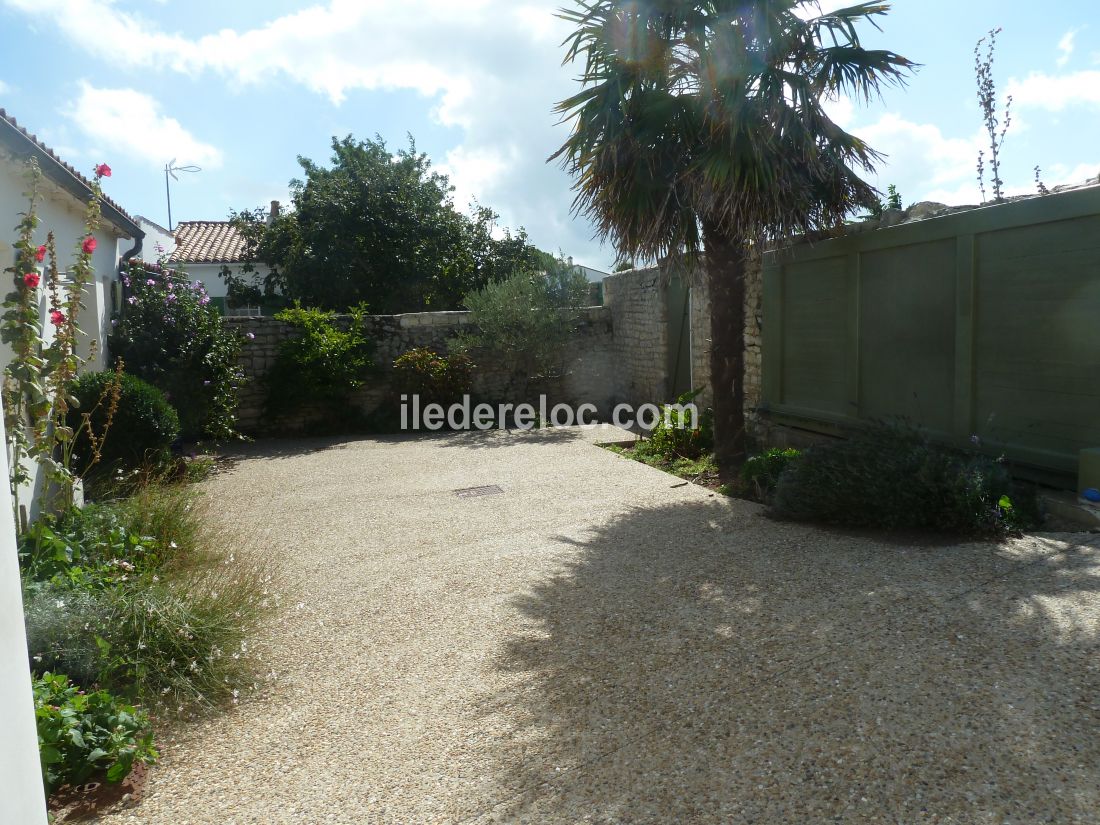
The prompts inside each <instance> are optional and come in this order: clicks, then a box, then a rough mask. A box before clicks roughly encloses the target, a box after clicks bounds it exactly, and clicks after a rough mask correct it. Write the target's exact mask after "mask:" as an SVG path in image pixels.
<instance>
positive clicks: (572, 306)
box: [452, 261, 588, 390]
mask: <svg viewBox="0 0 1100 825" xmlns="http://www.w3.org/2000/svg"><path fill="white" fill-rule="evenodd" d="M464 303H465V306H466V307H467V308H468V309H469V310H470V311H471V314H472V320H473V329H471V330H470V331H469V332H466V333H463V334H462V335H459V336H457V337H456V338H455V339H453V342H452V346H453V348H454V351H456V352H464V351H468V350H478V349H481V350H486V351H489V352H492V353H494V354H495V355H497V356H498V357H500V358H501V359H502V360H503V362H504V363H507V364H509V365H511V366H512V370H513V373H514V374H515V376H516V378H517V380H518V381H519V382H520V383H522V384H523V385H524V390H525V389H526V382H527V380H528V379H531V378H547V377H551V378H552V377H556V376H558V375H560V374H561V373H562V372H563V371H564V369H565V358H566V349H567V346H568V343H569V339H570V337H571V336H572V334H573V331H574V330H575V329H576V326H577V322H576V317H575V316H576V311H577V310H578V309H580V308H581V307H583V306H585V305H586V304H587V303H588V282H587V281H586V280H585V279H584V276H583V275H580V274H579V273H578V272H576V270H575V269H574V268H573V267H571V266H569V265H568V264H565V263H564V262H562V261H559V262H557V264H556V265H555V266H554V267H552V268H551V270H550V271H549V272H545V273H544V272H531V271H521V272H517V273H516V274H514V275H512V276H510V277H508V278H506V279H505V280H502V281H496V282H494V283H490V284H488V285H487V286H485V287H483V288H482V289H480V290H478V291H476V292H472V293H470V294H469V295H467V296H466V298H465V301H464Z"/></svg>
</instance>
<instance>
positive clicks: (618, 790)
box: [103, 430, 1100, 825]
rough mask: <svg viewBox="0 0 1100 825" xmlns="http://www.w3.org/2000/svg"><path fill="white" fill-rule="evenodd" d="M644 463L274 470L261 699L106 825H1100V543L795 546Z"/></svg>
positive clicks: (269, 488) (253, 468)
mask: <svg viewBox="0 0 1100 825" xmlns="http://www.w3.org/2000/svg"><path fill="white" fill-rule="evenodd" d="M621 437H622V436H621V435H616V434H615V433H614V432H592V431H579V430H549V431H542V432H536V433H529V434H516V435H511V434H507V433H491V434H477V433H463V434H449V435H437V436H430V437H419V438H406V437H393V438H370V439H359V440H331V439H330V440H311V441H298V442H267V443H263V442H261V443H258V444H255V445H252V446H250V447H249V448H248V449H247V450H246V451H245V452H244V453H243V454H242V456H241V458H240V460H239V461H238V462H236V463H235V465H234V466H233V467H232V469H230V470H229V471H228V472H225V473H222V474H219V475H218V476H216V477H214V478H213V479H211V480H210V481H209V482H207V483H206V488H207V491H208V494H209V496H211V497H213V500H215V501H216V502H217V507H218V511H219V512H220V514H221V515H222V516H223V517H224V518H225V519H226V520H227V521H230V522H232V523H236V524H243V525H248V526H249V527H250V528H251V529H252V530H254V534H255V537H256V540H257V542H258V543H259V544H260V545H261V546H264V547H265V548H266V550H267V552H270V553H271V554H273V555H276V556H278V557H279V558H280V559H281V560H282V565H283V569H284V578H285V584H284V587H283V590H284V593H285V597H284V600H283V607H282V609H281V611H280V613H279V615H278V616H277V617H276V619H275V620H274V621H273V622H272V624H271V630H270V634H269V635H270V638H267V639H263V640H260V641H259V647H260V648H261V649H262V650H263V651H265V652H264V670H266V671H268V672H269V676H268V679H267V681H266V682H265V686H264V688H263V689H262V691H261V694H262V695H261V696H242V701H241V703H240V705H239V706H238V707H237V708H235V709H234V710H233V711H232V712H230V713H229V714H227V715H224V716H220V717H216V718H214V719H213V720H211V721H209V722H206V723H203V724H200V725H196V726H193V727H191V728H187V729H185V731H184V734H183V735H182V738H179V739H177V740H174V741H172V740H168V741H162V742H161V744H162V746H163V747H162V749H163V759H162V761H161V763H160V764H159V765H158V766H157V767H156V768H154V769H153V771H152V772H151V773H150V778H149V781H148V784H147V786H146V789H145V798H144V800H143V801H142V803H141V804H140V805H138V806H137V807H135V808H132V809H129V810H126V811H123V812H121V813H118V814H115V815H113V816H111V817H108V818H106V819H105V820H103V821H107V822H111V823H123V822H139V823H165V825H188V823H190V825H198V823H218V825H233V824H234V823H263V825H270V824H272V823H294V824H295V825H311V824H312V823H330V822H331V823H356V824H358V823H435V822H440V823H443V822H447V823H459V822H463V823H465V822H469V823H488V822H531V823H575V822H595V823H761V824H762V825H771V823H783V822H791V823H819V822H898V823H913V822H922V823H923V822H945V823H946V822H950V823H1009V822H1011V823H1036V822H1057V823H1070V822H1081V823H1083V822H1100V635H1098V632H1100V592H1098V591H1100V537H1096V536H1088V535H1048V536H1038V537H1030V538H1026V539H1021V540H1017V541H1013V542H1010V543H1008V544H1006V545H1002V546H996V545H988V544H961V545H959V544H956V545H948V544H943V543H936V542H933V541H928V540H922V541H916V542H906V541H887V540H884V539H882V538H881V537H868V536H863V535H853V534H846V533H841V532H835V531H825V530H821V529H817V528H811V527H807V526H803V525H794V524H784V523H779V522H775V521H772V520H770V519H768V518H767V517H766V516H765V515H764V512H763V510H762V508H760V507H758V506H756V505H753V504H749V503H747V502H743V501H737V500H726V499H724V498H721V497H718V496H715V495H713V494H711V493H710V492H709V491H708V490H705V489H703V488H700V487H696V486H693V485H684V484H683V483H681V482H680V481H679V480H678V479H676V478H673V477H671V476H668V475H665V474H663V473H661V472H659V471H657V470H654V469H651V468H649V467H646V466H644V465H642V464H638V463H635V462H632V461H629V460H627V459H624V458H621V457H619V456H616V455H614V454H613V453H610V452H608V451H606V450H601V449H599V448H597V447H595V446H593V444H592V443H591V442H593V441H596V440H600V439H601V438H602V439H605V440H617V439H618V438H621ZM490 485H495V486H496V487H499V490H500V491H499V492H496V491H493V490H475V491H473V492H474V493H482V494H480V495H475V494H464V495H461V496H460V495H458V494H456V493H455V491H456V490H462V489H468V488H482V487H487V486H490ZM1090 542H1092V543H1090Z"/></svg>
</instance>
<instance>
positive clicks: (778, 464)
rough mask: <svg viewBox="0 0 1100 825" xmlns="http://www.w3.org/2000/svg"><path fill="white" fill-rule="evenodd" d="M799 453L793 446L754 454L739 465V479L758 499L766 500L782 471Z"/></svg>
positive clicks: (773, 489)
mask: <svg viewBox="0 0 1100 825" xmlns="http://www.w3.org/2000/svg"><path fill="white" fill-rule="evenodd" d="M800 455H802V453H801V451H799V450H796V449H794V448H793V447H788V448H786V449H782V448H779V447H775V448H772V449H770V450H767V451H765V452H763V453H761V454H760V455H754V456H752V457H751V458H749V459H748V460H747V461H746V462H745V463H744V464H742V465H741V481H742V482H744V484H745V485H746V486H747V487H748V488H749V489H750V490H752V492H753V493H754V494H755V496H756V498H757V499H758V500H760V501H766V500H767V499H768V498H769V497H770V496H771V494H772V493H773V492H774V491H775V487H776V485H777V484H778V483H779V477H780V476H781V475H782V474H783V471H784V470H786V469H787V467H788V466H790V464H791V462H793V461H795V460H797V459H798V457H799V456H800Z"/></svg>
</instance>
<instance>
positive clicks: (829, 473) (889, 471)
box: [773, 424, 1038, 536]
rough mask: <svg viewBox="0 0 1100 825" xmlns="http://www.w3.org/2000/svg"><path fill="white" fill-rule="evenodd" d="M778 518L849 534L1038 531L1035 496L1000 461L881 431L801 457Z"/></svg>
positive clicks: (884, 427) (887, 428) (783, 481)
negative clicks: (867, 530) (873, 530)
mask: <svg viewBox="0 0 1100 825" xmlns="http://www.w3.org/2000/svg"><path fill="white" fill-rule="evenodd" d="M773 507H774V509H775V510H776V512H777V513H779V514H780V515H783V516H786V517H789V518H795V519H806V520H813V521H820V522H824V523H827V524H837V525H844V526H849V527H878V528H884V529H887V530H895V529H925V530H936V531H943V532H948V533H954V534H959V535H973V536H1000V535H1004V534H1005V533H1007V532H1010V531H1013V530H1019V529H1024V528H1027V527H1030V526H1032V525H1033V524H1035V523H1036V521H1037V518H1038V507H1037V505H1036V502H1035V494H1034V491H1033V490H1030V489H1029V488H1026V487H1024V486H1022V485H1019V484H1016V483H1014V482H1013V480H1012V477H1011V475H1010V473H1009V471H1008V468H1007V467H1006V466H1005V465H1004V464H1003V463H1002V462H1000V461H994V460H992V459H990V458H987V457H985V456H982V455H978V454H973V453H967V452H963V451H960V450H953V449H949V448H946V447H942V446H939V445H937V444H933V443H932V442H930V441H929V440H928V438H927V437H926V436H925V435H923V434H922V433H921V432H919V431H918V430H916V429H914V428H912V427H909V426H907V425H901V424H879V425H875V426H873V427H871V428H869V429H868V430H866V431H863V432H860V433H859V434H857V435H855V436H854V437H853V438H851V439H850V440H847V441H838V442H835V443H830V444H822V445H819V446H816V447H812V448H811V449H809V450H806V451H805V452H804V453H803V454H802V456H801V458H800V459H799V460H798V461H796V462H794V463H792V464H790V465H789V467H788V469H787V471H786V472H784V473H783V474H782V475H781V476H780V478H779V482H778V486H777V488H776V491H775V496H774V499H773Z"/></svg>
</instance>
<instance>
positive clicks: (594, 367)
mask: <svg viewBox="0 0 1100 825" xmlns="http://www.w3.org/2000/svg"><path fill="white" fill-rule="evenodd" d="M577 320H578V323H577V329H576V332H575V333H574V335H573V339H572V341H571V343H570V345H569V347H568V349H567V352H566V370H565V375H564V377H563V379H562V380H561V381H559V382H556V383H555V384H554V385H553V386H540V387H538V388H534V389H532V390H531V391H532V392H534V393H535V394H538V393H540V392H545V393H546V394H547V396H548V397H549V398H550V401H551V403H556V402H558V401H562V402H566V403H571V404H580V403H592V404H595V405H596V407H597V409H598V410H599V411H600V413H601V414H602V415H607V414H609V412H610V407H611V404H612V401H613V388H614V386H615V369H614V365H615V360H616V358H615V352H614V350H613V347H612V335H611V314H610V312H609V311H608V310H607V309H605V308H604V307H589V308H587V309H584V310H581V311H580V314H579V317H578V319H577ZM223 322H224V323H225V324H226V325H227V326H229V327H231V328H233V329H236V330H237V331H238V332H239V333H240V334H241V335H242V336H244V337H245V343H244V346H243V347H242V349H241V355H240V365H241V367H242V368H243V369H244V372H245V383H244V386H242V387H241V388H240V400H241V402H240V408H239V410H238V425H239V427H240V429H241V431H242V432H245V433H250V434H262V433H270V432H273V431H279V432H294V431H297V430H302V429H306V428H308V427H309V426H310V425H312V424H315V423H317V422H318V419H319V417H320V416H322V415H323V411H322V410H320V409H304V410H302V411H300V412H299V413H298V414H296V415H295V416H294V417H292V418H288V419H282V420H280V421H279V422H272V421H269V420H267V419H266V418H265V415H264V406H265V402H266V400H267V390H266V387H265V386H264V381H263V378H264V376H265V375H266V374H267V372H268V370H270V369H271V367H272V366H273V365H274V363H275V359H276V357H277V354H278V350H279V344H280V343H281V342H282V341H284V340H286V339H288V338H291V337H293V336H294V335H296V334H297V331H296V330H295V328H294V327H292V326H291V325H290V324H287V323H284V322H282V321H278V320H276V319H275V318H270V317H263V318H225V319H224V320H223ZM364 323H365V326H366V332H367V336H368V338H370V339H371V340H372V341H373V342H374V344H375V349H374V356H373V358H374V362H375V365H376V366H377V368H378V372H377V373H376V374H375V375H373V376H371V378H370V379H369V380H368V381H367V384H366V386H365V387H363V388H362V389H361V390H360V391H358V392H357V393H356V394H355V396H354V397H353V398H352V403H353V404H354V405H355V407H356V408H357V409H358V411H359V412H361V413H362V414H364V415H370V414H371V413H372V412H374V411H375V410H377V409H378V408H379V407H380V406H381V405H382V404H383V403H385V402H387V401H389V400H392V399H393V397H394V390H393V389H392V388H391V383H390V373H391V372H392V369H393V362H394V360H395V359H396V358H397V357H398V356H399V355H401V354H402V353H405V352H408V351H409V350H410V349H415V348H417V347H430V348H432V349H435V350H437V351H440V352H446V351H447V341H448V339H450V338H453V337H454V336H455V335H457V334H458V333H459V332H461V331H462V329H463V327H465V326H467V325H468V324H469V323H470V313H469V312H414V313H406V314H403V315H370V316H367V318H366V319H365V322H364ZM473 360H474V363H475V365H476V367H475V370H474V376H473V387H472V390H471V395H472V396H474V397H475V398H476V399H478V400H485V401H490V402H492V403H501V402H504V403H507V402H512V403H517V402H519V401H524V400H529V399H525V398H519V397H516V394H517V393H518V392H519V388H518V387H516V386H515V382H514V381H513V378H514V375H513V371H512V369H511V368H510V365H508V364H503V363H499V361H498V360H497V359H496V358H493V357H490V356H489V355H487V354H484V353H481V354H479V353H474V354H473Z"/></svg>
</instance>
